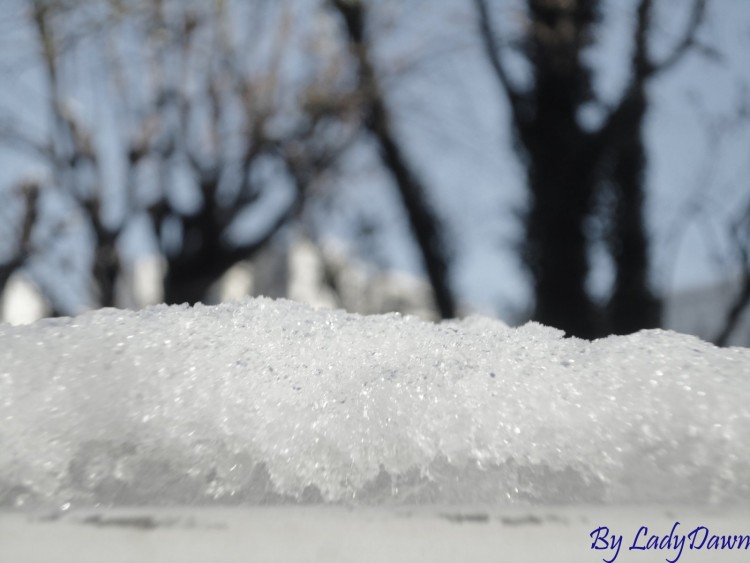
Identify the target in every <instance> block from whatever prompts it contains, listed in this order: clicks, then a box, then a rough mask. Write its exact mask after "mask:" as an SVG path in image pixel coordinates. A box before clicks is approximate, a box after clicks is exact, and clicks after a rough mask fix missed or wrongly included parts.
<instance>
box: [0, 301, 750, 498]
mask: <svg viewBox="0 0 750 563" xmlns="http://www.w3.org/2000/svg"><path fill="white" fill-rule="evenodd" d="M748 436H750V350H748V349H743V348H729V349H720V348H716V347H714V346H712V345H710V344H707V343H705V342H702V341H700V340H698V339H697V338H695V337H691V336H685V335H680V334H676V333H672V332H666V331H644V332H641V333H638V334H635V335H631V336H626V337H610V338H606V339H603V340H598V341H593V342H588V341H583V340H577V339H564V338H562V333H561V332H560V331H557V330H554V329H551V328H547V327H543V326H541V325H538V324H534V323H530V324H527V325H525V326H523V327H521V328H518V329H512V328H509V327H507V326H505V325H504V324H502V323H500V322H498V321H495V320H490V319H487V318H481V317H471V318H468V319H465V320H463V321H452V322H444V323H440V324H433V323H429V322H425V321H421V320H418V319H416V318H412V317H401V316H399V315H396V314H392V315H384V316H359V315H352V314H348V313H345V312H343V311H330V310H317V309H312V308H310V307H307V306H305V305H301V304H297V303H294V302H291V301H284V300H277V301H273V300H270V299H265V298H259V299H252V300H247V301H245V302H242V303H234V304H223V305H219V306H216V307H205V306H200V305H199V306H196V307H194V308H188V307H187V306H178V307H167V306H163V305H160V306H155V307H150V308H147V309H144V310H141V311H139V312H130V311H121V310H114V309H105V310H101V311H97V312H92V313H88V314H85V315H82V316H79V317H76V318H65V319H56V320H44V321H40V322H37V323H35V324H32V325H26V326H11V325H8V324H0V444H2V448H0V506H5V507H29V506H31V507H34V506H57V507H63V508H67V507H70V506H73V507H81V506H84V507H85V506H129V505H146V504H148V505H163V506H172V505H191V506H197V505H209V504H266V503H329V502H332V503H339V502H345V503H352V504H358V505H369V504H388V505H392V504H433V505H434V504H454V503H455V504H459V503H460V504H466V503H489V504H495V505H510V504H518V503H533V504H542V503H559V502H563V503H591V502H594V503H607V504H622V503H632V502H636V503H650V504H653V503H669V502H679V503H701V504H703V503H726V502H739V503H743V502H745V503H746V502H747V501H748V500H750V442H748V440H747V437H748Z"/></svg>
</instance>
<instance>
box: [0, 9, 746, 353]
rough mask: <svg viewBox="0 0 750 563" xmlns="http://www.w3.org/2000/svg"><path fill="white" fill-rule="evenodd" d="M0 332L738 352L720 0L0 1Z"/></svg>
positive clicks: (737, 89) (738, 209)
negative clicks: (477, 333)
mask: <svg viewBox="0 0 750 563" xmlns="http://www.w3.org/2000/svg"><path fill="white" fill-rule="evenodd" d="M0 5H2V8H3V9H2V11H1V15H0V84H2V87H1V88H0V296H1V298H2V299H1V301H0V315H2V319H3V320H4V321H6V322H11V323H25V322H31V321H33V320H35V319H38V318H41V317H46V316H60V315H75V314H78V313H81V312H83V311H86V310H89V309H94V308H99V307H123V308H140V307H143V306H146V305H149V304H153V303H160V302H166V303H184V302H187V303H196V302H203V303H217V302H220V301H223V300H229V299H237V298H242V297H243V296H245V295H267V296H271V297H288V298H291V299H296V300H301V301H305V302H308V303H311V304H314V305H316V306H325V307H340V308H345V309H347V310H349V311H353V312H360V313H381V312H389V311H400V312H403V313H408V314H416V315H420V316H422V317H424V318H428V319H434V320H437V319H441V318H451V317H457V316H464V315H467V314H471V313H481V314H485V315H490V316H495V317H497V318H500V319H502V320H503V321H505V322H507V323H509V324H520V323H523V322H526V321H528V320H530V319H533V320H537V321H539V322H542V323H544V324H547V325H551V326H555V327H558V328H560V329H563V330H565V331H566V333H567V334H569V335H574V336H580V337H585V338H596V337H601V336H605V335H608V334H613V333H616V334H626V333H630V332H633V331H636V330H639V329H642V328H653V327H665V328H671V329H675V330H679V331H682V332H687V333H692V334H696V335H699V336H701V337H702V338H704V339H706V340H709V341H712V342H715V343H717V344H721V345H728V344H732V345H744V346H747V345H750V312H748V311H750V65H748V64H747V55H748V53H750V2H747V1H746V0H686V1H684V2H671V1H667V0H439V1H435V0H0Z"/></svg>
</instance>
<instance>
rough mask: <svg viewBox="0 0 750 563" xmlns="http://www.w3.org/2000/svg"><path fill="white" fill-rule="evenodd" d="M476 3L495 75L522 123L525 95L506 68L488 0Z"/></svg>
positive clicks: (485, 47) (485, 46)
mask: <svg viewBox="0 0 750 563" xmlns="http://www.w3.org/2000/svg"><path fill="white" fill-rule="evenodd" d="M474 4H475V6H476V9H477V14H478V16H479V33H480V35H481V37H482V44H483V45H484V50H485V53H486V54H487V58H488V59H489V61H490V64H491V65H492V69H493V71H494V72H495V77H496V78H497V80H498V82H499V83H500V86H501V88H502V90H503V93H504V94H505V96H506V97H507V98H508V103H509V104H510V108H511V111H512V112H513V116H514V119H515V120H516V122H517V123H522V122H523V121H524V117H525V116H524V113H523V111H522V102H523V95H522V94H521V93H520V92H519V91H518V90H517V89H516V87H515V86H514V85H513V84H512V82H511V80H510V77H509V76H508V72H507V70H506V69H505V65H504V64H503V61H502V49H501V45H500V42H499V41H498V39H497V33H496V32H495V27H494V25H493V24H492V15H491V14H490V11H489V7H488V6H487V0H474Z"/></svg>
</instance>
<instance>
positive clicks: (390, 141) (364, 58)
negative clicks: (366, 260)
mask: <svg viewBox="0 0 750 563" xmlns="http://www.w3.org/2000/svg"><path fill="white" fill-rule="evenodd" d="M331 4H332V5H333V7H334V8H335V9H336V10H337V11H338V12H339V14H340V15H341V17H342V19H343V21H344V25H345V27H346V33H347V35H348V38H349V42H350V50H351V52H352V54H353V56H354V57H355V59H356V60H357V62H358V66H359V72H358V77H359V88H360V91H361V92H362V94H363V96H362V98H363V100H364V104H365V108H366V109H365V110H364V112H365V116H364V124H365V127H367V129H368V130H369V131H370V132H371V133H372V135H373V137H374V138H375V139H376V141H377V143H378V146H379V149H380V156H381V159H382V162H383V165H384V166H385V167H386V168H387V169H388V170H389V171H390V173H391V175H392V177H393V180H394V183H395V185H396V187H397V189H398V192H399V195H400V196H401V201H402V203H403V206H404V209H405V210H406V213H407V216H408V219H409V224H410V226H411V230H412V233H413V235H414V239H415V241H416V242H417V246H418V248H419V251H420V254H421V256H422V262H423V264H424V269H425V271H426V273H427V277H428V279H429V280H430V285H431V286H432V290H433V294H434V298H435V305H436V309H437V311H438V312H439V314H440V316H441V317H442V318H444V319H445V318H452V317H455V316H456V302H455V297H454V295H453V292H452V290H451V286H450V255H449V251H448V247H447V244H446V241H445V228H444V225H443V224H442V221H441V220H440V218H439V217H438V215H437V213H436V212H435V210H434V209H433V208H432V204H431V202H430V198H429V190H428V189H427V187H426V186H425V185H424V182H423V181H422V179H421V178H420V177H419V175H418V174H417V172H416V171H415V170H414V168H413V166H412V165H411V163H410V161H409V159H408V157H407V156H406V154H405V152H404V150H403V149H402V147H401V146H400V143H399V141H398V138H397V134H396V131H395V130H394V126H393V119H392V117H391V112H390V110H389V108H388V101H387V99H386V94H385V92H384V91H383V89H382V87H381V85H380V80H379V79H378V72H377V68H376V66H375V63H374V62H373V59H372V47H371V44H370V42H371V40H370V38H368V34H367V7H366V5H365V4H363V3H362V2H361V1H360V0H331Z"/></svg>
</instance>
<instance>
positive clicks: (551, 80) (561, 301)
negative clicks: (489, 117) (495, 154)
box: [475, 0, 705, 338]
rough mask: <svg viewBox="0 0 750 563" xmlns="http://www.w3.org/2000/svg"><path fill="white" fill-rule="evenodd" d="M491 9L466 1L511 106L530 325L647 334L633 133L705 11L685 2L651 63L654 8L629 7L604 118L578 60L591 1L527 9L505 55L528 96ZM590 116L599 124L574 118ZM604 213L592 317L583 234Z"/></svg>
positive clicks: (698, 1) (637, 138)
mask: <svg viewBox="0 0 750 563" xmlns="http://www.w3.org/2000/svg"><path fill="white" fill-rule="evenodd" d="M490 4H491V3H490V2H489V0H475V6H476V9H477V14H478V22H479V29H480V33H481V36H482V39H483V44H484V48H485V51H486V53H487V56H488V59H489V61H490V63H491V66H492V69H493V71H494V74H495V76H496V78H497V80H498V82H499V84H500V86H501V88H502V91H503V92H504V94H505V97H506V99H507V101H508V103H509V105H510V109H511V115H512V122H513V128H514V131H515V136H516V140H517V143H518V145H517V146H518V150H519V152H520V154H521V156H522V158H523V162H524V165H525V167H526V172H527V181H528V188H529V196H530V202H529V210H528V213H527V215H526V218H525V242H524V257H525V261H526V264H527V266H528V268H529V271H530V273H531V276H532V279H533V287H534V296H535V301H536V303H535V312H534V318H535V320H538V321H539V322H542V323H544V324H547V325H551V326H555V327H559V328H561V329H563V330H565V331H566V332H567V333H568V334H570V335H574V336H580V337H586V338H593V337H598V336H603V335H606V334H609V333H612V332H614V333H628V332H633V331H634V330H638V329H641V328H648V327H655V326H658V325H659V322H660V302H659V300H658V299H657V298H656V297H655V296H654V295H653V292H652V290H651V288H650V286H649V281H648V279H649V267H648V264H649V261H648V253H649V252H648V233H647V230H646V225H645V220H644V216H643V213H644V174H645V169H646V153H645V149H644V144H643V123H644V118H645V115H646V111H647V108H648V100H647V96H646V86H647V85H648V83H649V82H650V81H651V80H652V79H653V78H654V77H656V76H657V75H659V74H660V73H663V72H665V71H667V70H668V69H670V68H672V67H673V66H674V65H675V64H677V63H678V62H679V61H680V60H681V59H682V58H683V56H684V55H685V54H686V53H687V52H689V51H690V49H691V48H692V47H694V46H696V45H697V41H696V32H697V30H698V27H699V24H700V22H701V20H702V17H703V12H704V8H705V0H694V1H693V3H692V7H691V10H692V12H691V16H690V20H689V22H688V24H687V26H686V29H685V30H684V33H683V35H682V37H681V38H680V40H679V41H678V42H677V44H676V45H675V46H674V47H673V48H672V50H671V51H670V52H669V53H668V54H667V55H666V56H665V57H663V58H662V59H659V60H657V58H656V57H655V56H654V54H653V53H652V49H651V47H650V45H649V43H650V41H649V38H650V37H651V36H652V35H653V33H654V30H653V21H652V11H653V1H652V0H639V1H638V4H637V11H636V13H637V17H636V24H635V30H634V35H633V37H634V41H633V44H634V47H633V55H632V59H631V64H630V72H629V80H628V83H627V85H626V86H625V88H624V89H623V91H622V92H621V94H620V97H619V100H617V101H616V103H615V104H614V105H613V106H612V107H610V108H607V106H606V105H605V104H604V103H603V102H602V101H601V100H599V99H598V98H597V94H596V92H595V91H594V88H593V86H592V80H593V73H594V70H593V68H592V64H591V61H590V58H589V57H587V49H588V48H589V47H590V46H591V45H592V43H593V42H594V40H595V37H596V32H597V26H598V24H599V22H600V15H601V14H600V12H601V9H602V6H601V4H602V3H601V2H600V1H599V0H573V1H569V2H560V1H558V0H526V2H525V6H526V22H525V27H524V31H523V33H522V38H521V41H520V42H519V43H518V46H517V48H516V49H514V51H515V52H516V53H517V54H520V55H521V56H522V57H523V58H524V60H525V61H526V63H527V64H528V67H529V69H530V75H531V80H530V83H529V85H528V86H521V85H518V84H516V83H515V82H514V81H513V80H512V79H511V76H510V74H509V72H508V70H507V68H506V66H507V61H506V60H505V51H507V50H508V49H507V45H509V42H504V41H501V39H500V38H499V36H498V34H497V32H496V30H495V25H494V21H493V19H492V10H491V5H490ZM592 108H597V109H598V110H601V111H602V112H603V113H604V118H603V119H602V120H601V125H599V126H598V127H590V126H587V125H586V124H585V123H584V120H583V119H582V117H581V116H582V114H583V112H584V111H585V110H586V109H592ZM600 201H608V202H610V205H609V208H608V209H607V213H605V214H603V216H602V219H603V220H604V222H605V224H606V225H607V228H606V231H607V233H608V240H607V243H608V247H609V250H610V253H611V256H612V259H613V263H614V269H615V281H614V287H613V290H612V295H611V297H610V299H609V303H608V304H607V307H606V308H604V309H602V308H600V307H599V306H598V305H597V303H596V302H595V300H594V299H593V298H592V296H591V295H590V293H589V292H588V291H587V287H586V283H587V278H588V275H589V252H590V249H591V243H592V241H591V240H590V234H589V233H588V232H587V224H588V222H589V221H590V219H591V217H592V216H593V215H594V214H595V213H596V212H597V203H598V202H600Z"/></svg>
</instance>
